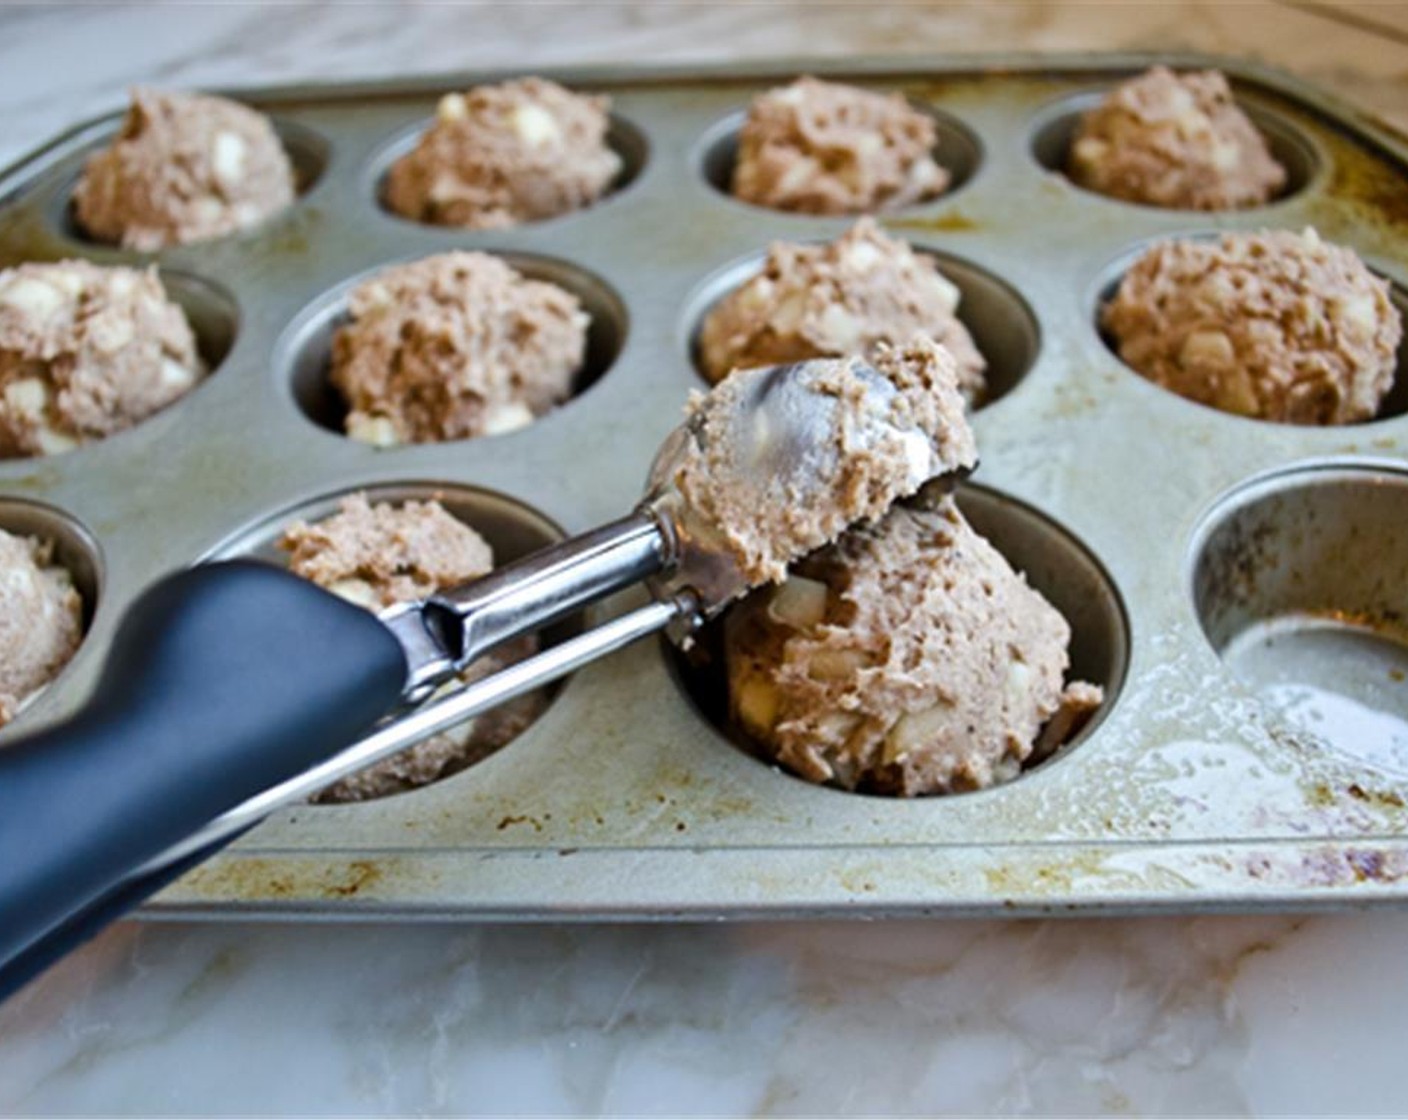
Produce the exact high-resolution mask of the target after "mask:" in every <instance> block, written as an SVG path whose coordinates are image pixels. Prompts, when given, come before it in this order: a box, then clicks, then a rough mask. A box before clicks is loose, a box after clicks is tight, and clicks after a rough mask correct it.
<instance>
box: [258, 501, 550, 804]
mask: <svg viewBox="0 0 1408 1120" xmlns="http://www.w3.org/2000/svg"><path fill="white" fill-rule="evenodd" d="M280 545H281V546H282V547H283V548H284V549H285V550H286V551H287V552H288V553H289V569H290V570H291V571H293V572H294V573H296V574H297V575H300V576H303V577H304V578H305V579H310V580H312V581H313V582H314V583H316V584H318V585H319V586H321V587H325V588H327V589H328V590H329V591H332V592H335V593H336V594H338V595H341V596H342V597H343V598H345V599H347V600H349V601H351V602H353V603H356V604H357V605H358V606H362V607H366V608H367V609H368V610H373V611H380V610H383V609H385V608H386V607H389V606H392V605H394V604H396V603H402V602H410V601H414V600H418V599H423V598H425V597H427V596H429V595H431V594H433V593H434V592H436V591H439V590H442V589H444V588H447V587H453V586H454V585H456V584H460V583H465V582H467V581H469V580H472V579H477V578H478V577H479V576H482V575H486V574H487V573H488V572H489V571H491V570H492V569H493V566H494V559H493V553H492V551H491V550H490V548H489V545H488V543H487V542H486V541H485V540H484V538H483V537H481V536H480V535H479V534H478V533H476V532H475V531H474V530H473V529H471V528H470V527H469V526H468V525H466V524H465V523H464V522H462V521H460V520H458V519H457V518H455V517H454V516H452V515H451V514H450V513H449V512H448V511H446V510H445V508H444V507H443V506H442V505H440V503H439V502H436V501H427V502H406V503H404V504H401V505H393V504H391V503H389V502H376V503H374V504H373V503H369V502H368V501H367V499H366V497H365V496H363V495H361V494H357V495H353V496H352V497H349V498H346V499H344V500H343V502H342V504H341V507H340V508H339V510H338V512H337V513H335V514H334V515H332V516H331V517H328V518H326V519H324V520H322V521H319V522H317V523H315V524H311V525H310V524H305V523H303V522H298V523H296V524H294V525H291V526H290V527H289V528H288V530H287V531H286V532H285V533H284V536H283V538H282V540H281V541H280ZM537 648H538V643H537V638H536V636H534V635H529V636H526V637H523V638H519V639H517V640H515V641H513V642H510V643H508V644H507V645H505V646H503V647H501V648H500V649H498V650H496V651H494V652H493V653H491V654H489V655H487V656H485V657H482V658H480V659H479V660H478V661H476V662H475V663H474V664H473V665H471V666H470V667H469V668H468V669H466V670H465V672H464V673H462V674H461V676H460V680H461V681H462V682H464V683H466V684H467V683H469V682H470V681H474V680H478V679H479V678H481V677H484V676H488V675H489V674H490V673H493V672H496V671H498V670H499V669H501V668H503V667H504V666H505V665H511V664H512V663H514V662H515V661H521V660H522V659H523V658H525V657H527V656H529V655H531V654H533V653H535V652H536V651H537ZM546 707H547V697H546V695H545V694H544V693H543V692H541V691H540V692H534V693H530V694H528V695H527V696H522V697H519V698H518V699H517V700H511V701H509V702H508V703H507V704H503V705H501V706H500V707H498V708H495V709H493V710H492V711H489V712H485V713H484V714H483V715H480V716H476V717H475V718H474V719H472V720H469V721H468V722H466V723H464V724H461V725H460V726H459V727H457V728H455V729H454V730H453V731H447V732H445V733H443V734H440V735H436V736H435V737H433V738H431V739H426V740H424V741H423V742H420V743H417V744H416V745H415V746H413V747H409V748H408V749H406V750H404V751H402V752H400V753H399V754H396V755H393V756H392V757H390V758H387V759H383V760H382V761H381V762H378V763H376V764H375V765H373V766H369V767H368V768H367V769H365V770H362V771H359V772H358V773H356V774H352V775H349V776H348V777H346V778H343V779H342V780H341V781H339V782H337V783H335V784H334V785H331V786H329V787H328V788H327V789H325V790H322V791H321V792H320V793H318V794H316V795H315V796H314V798H313V800H315V801H327V802H336V801H364V800H367V799H369V798H373V797H385V796H386V795H387V794H392V793H399V792H401V791H403V790H407V789H413V788H415V787H417V786H423V785H426V784H428V783H430V782H434V781H437V780H438V779H440V778H443V777H446V776H448V775H450V774H453V773H456V772H457V771H460V770H463V769H465V768H466V767H468V766H472V765H473V764H474V763H476V762H479V761H481V760H482V759H485V758H487V757H488V756H489V755H491V754H493V753H494V752H495V751H496V750H499V749H500V748H501V747H503V746H504V745H505V744H507V743H508V742H509V741H510V740H512V739H513V738H515V737H516V736H517V735H518V734H519V733H520V732H522V731H523V730H524V728H526V727H527V726H528V725H529V724H531V723H532V722H533V721H534V720H535V719H537V718H538V716H539V715H541V714H542V712H543V710H544V708H546Z"/></svg>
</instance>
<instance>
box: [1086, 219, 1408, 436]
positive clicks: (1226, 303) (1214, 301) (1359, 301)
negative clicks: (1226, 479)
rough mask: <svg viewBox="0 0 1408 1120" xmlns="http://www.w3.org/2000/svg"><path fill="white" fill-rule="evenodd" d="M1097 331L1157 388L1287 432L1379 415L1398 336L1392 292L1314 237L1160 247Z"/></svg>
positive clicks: (1236, 237) (1135, 272)
mask: <svg viewBox="0 0 1408 1120" xmlns="http://www.w3.org/2000/svg"><path fill="white" fill-rule="evenodd" d="M1101 321H1102V323H1103V325H1104V327H1105V329H1106V331H1108V332H1109V334H1110V336H1111V337H1112V339H1113V341H1114V342H1115V344H1116V346H1117V348H1118V351H1119V355H1120V357H1121V358H1123V359H1124V361H1125V362H1126V363H1128V364H1129V365H1130V366H1131V367H1132V368H1133V369H1134V370H1135V371H1136V372H1138V373H1140V374H1142V375H1143V376H1145V377H1147V378H1148V379H1149V380H1150V381H1153V382H1154V383H1155V384H1158V385H1162V386H1163V387H1164V388H1165V389H1170V390H1172V391H1173V392H1175V393H1178V394H1179V395H1180V396H1184V397H1187V398H1188V399H1189V400H1194V401H1197V402H1199V403H1200V404H1206V405H1211V406H1212V407H1214V408H1219V409H1222V410H1223V411H1224V412H1232V413H1236V414H1238V415H1240V416H1251V417H1255V418H1257V419H1261V420H1278V421H1282V422H1287V423H1292V424H1349V423H1353V422H1355V421H1359V420H1367V419H1369V418H1370V417H1372V416H1373V415H1374V414H1375V412H1376V411H1377V410H1378V407H1379V402H1380V401H1382V399H1383V397H1384V394H1385V393H1387V392H1388V390H1389V387H1390V386H1391V385H1392V384H1393V376H1394V367H1395V364H1396V351H1397V348H1398V344H1399V341H1400V340H1401V339H1402V337H1403V324H1402V320H1401V317H1400V315H1399V313H1398V310H1397V309H1396V308H1395V307H1394V306H1393V304H1392V303H1391V302H1390V300H1389V285H1388V282H1387V281H1385V280H1382V279H1380V278H1378V277H1377V276H1375V275H1374V274H1373V273H1371V272H1370V271H1369V270H1368V268H1366V267H1365V266H1364V263H1363V262H1362V261H1361V260H1360V259H1359V258H1358V256H1356V255H1355V253H1354V252H1353V250H1351V249H1346V248H1342V247H1340V246H1336V245H1330V244H1327V243H1326V242H1324V241H1322V240H1321V239H1320V237H1319V235H1318V234H1316V232H1315V231H1314V230H1313V229H1307V230H1305V232H1304V233H1301V234H1295V233H1290V232H1279V231H1278V232H1266V233H1228V234H1224V235H1223V236H1222V237H1221V239H1220V240H1217V241H1211V240H1208V241H1192V240H1173V241H1165V242H1162V243H1160V244H1158V245H1155V246H1154V247H1153V248H1152V249H1150V250H1149V251H1148V252H1146V253H1145V254H1144V255H1143V256H1141V257H1140V258H1139V259H1138V260H1137V261H1136V262H1135V263H1134V266H1133V267H1132V268H1130V270H1129V271H1128V272H1127V273H1126V274H1125V276H1124V278H1123V279H1122V280H1121V281H1120V285H1119V289H1118V291H1117V292H1116V294H1115V297H1114V298H1113V299H1112V300H1111V301H1110V302H1109V303H1108V304H1107V305H1106V306H1105V308H1104V309H1103V311H1102V313H1101Z"/></svg>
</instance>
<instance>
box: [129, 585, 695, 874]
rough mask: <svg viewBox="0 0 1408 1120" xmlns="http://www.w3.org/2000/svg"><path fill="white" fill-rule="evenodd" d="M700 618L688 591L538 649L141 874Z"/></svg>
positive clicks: (282, 787)
mask: <svg viewBox="0 0 1408 1120" xmlns="http://www.w3.org/2000/svg"><path fill="white" fill-rule="evenodd" d="M569 609H570V608H569ZM697 618H698V612H697V607H696V604H695V603H694V601H693V600H692V598H691V597H689V596H687V595H683V596H679V597H678V598H676V599H673V600H668V601H662V602H652V603H650V604H649V605H648V606H644V607H640V608H638V609H636V610H634V611H631V612H629V613H627V614H625V615H622V616H621V617H619V618H614V619H612V620H611V621H609V622H604V623H602V624H601V625H599V626H596V627H594V628H593V629H591V630H588V631H586V633H584V634H580V635H578V636H577V637H575V638H569V639H568V640H567V641H564V642H560V643H558V644H557V645H555V646H552V647H550V648H548V649H546V650H544V651H542V652H541V653H538V654H535V655H534V656H532V657H527V658H524V659H523V660H522V661H517V662H515V663H513V664H512V665H509V666H507V667H506V668H504V669H500V670H499V671H498V672H496V673H493V674H492V675H490V676H488V677H484V678H482V679H480V680H477V681H474V682H473V683H471V684H468V685H465V686H464V687H462V688H458V689H456V690H455V691H454V692H451V693H449V694H448V695H446V696H444V697H442V698H440V699H437V700H433V701H431V702H429V703H427V704H424V705H423V706H421V707H420V708H417V709H416V710H415V711H414V712H412V713H410V714H409V715H405V716H402V717H401V718H399V719H396V720H394V721H392V722H391V723H388V724H386V725H385V726H383V727H381V728H379V729H378V730H376V731H373V732H372V733H371V734H370V735H367V736H366V737H365V738H363V739H362V740H361V741H360V742H357V743H355V744H354V745H352V746H350V747H348V748H347V749H346V750H343V751H341V752H339V753H338V754H335V755H333V756H332V757H331V758H329V759H327V760H326V761H324V762H321V763H318V764H317V765H315V766H312V767H310V768H309V769H307V770H305V771H303V772H302V773H301V774H297V775H295V776H294V777H292V778H289V779H287V780H286V781H283V782H280V783H279V784H278V785H275V786H271V787H270V788H269V789H267V790H264V791H263V792H262V793H259V794H257V795H256V796H254V797H251V798H249V799H248V800H247V801H244V802H242V803H241V804H239V805H237V806H235V807H234V808H233V809H230V810H229V811H227V812H225V813H222V814H221V815H220V816H218V817H216V818H215V819H214V820H213V821H211V822H210V823H209V824H207V825H206V826H205V827H204V828H201V829H200V830H199V831H197V832H194V833H192V834H191V835H190V836H189V837H188V838H186V839H185V840H183V841H181V842H180V843H179V844H175V845H173V846H172V847H170V848H168V849H167V850H166V851H164V852H162V854H161V855H160V856H158V857H157V858H156V859H154V860H152V861H151V862H150V863H149V864H147V865H145V866H144V867H142V868H140V869H139V871H138V874H146V873H149V872H152V871H155V870H157V869H159V868H162V867H165V866H168V865H170V864H173V863H177V862H179V861H181V860H183V859H185V858H186V857H187V856H189V855H192V854H194V853H195V852H199V851H202V850H203V849H206V848H209V847H210V846H211V845H213V844H215V843H217V842H218V841H220V840H224V839H226V838H227V837H231V836H234V835H236V834H237V833H240V832H242V831H244V830H245V829H246V828H249V827H250V826H251V825H254V824H257V823H258V822H259V821H261V820H263V819H264V818H265V817H267V816H268V815H269V814H270V813H271V812H273V811H274V810H275V809H277V808H279V807H281V806H283V805H289V804H292V803H293V802H297V801H304V800H306V799H307V798H308V797H309V796H310V795H311V794H314V793H316V792H317V791H318V790H320V789H323V788H325V787H327V786H329V785H331V784H332V783H333V782H336V781H338V780H339V779H341V778H345V777H347V776H348V775H349V774H353V773H356V772H357V771H358V770H363V769H365V768H366V767H368V766H371V765H373V764H374V763H377V762H380V761H381V760H382V759H384V758H389V757H390V756H391V755H393V754H396V753H397V752H399V751H403V750H405V749H406V748H407V747H410V746H413V745H414V744H416V743H419V742H421V741H422V740H423V739H429V738H430V737H431V736H432V735H438V734H440V732H442V731H446V730H448V729H449V728H451V727H454V726H455V725H456V724H459V723H462V722H464V721H465V720H467V719H470V718H472V717H474V716H477V715H479V714H481V713H483V712H486V711H488V710H489V709H491V708H494V707H497V706H498V705H500V704H503V703H506V702H507V701H509V700H512V699H513V698H514V697H516V696H522V695H523V694H524V693H525V692H531V691H533V689H535V688H541V687H542V686H543V685H545V684H550V683H551V682H553V681H555V680H558V679H559V678H561V677H565V676H566V675H567V674H568V673H571V672H572V671H573V670H575V669H579V668H581V667H582V666H583V665H586V664H588V663H589V662H592V661H595V660H597V659H598V658H601V657H605V656H606V655H607V654H609V653H614V652H615V651H616V650H618V649H621V648H623V647H625V646H628V645H630V644H631V643H632V642H635V641H638V640H639V639H641V638H644V637H647V636H649V635H650V634H654V633H656V632H658V631H660V630H664V629H665V628H666V627H669V626H671V625H685V626H692V625H693V621H694V620H695V619H697ZM522 630H523V628H522V627H520V628H519V629H517V630H515V631H514V632H515V633H521V632H522Z"/></svg>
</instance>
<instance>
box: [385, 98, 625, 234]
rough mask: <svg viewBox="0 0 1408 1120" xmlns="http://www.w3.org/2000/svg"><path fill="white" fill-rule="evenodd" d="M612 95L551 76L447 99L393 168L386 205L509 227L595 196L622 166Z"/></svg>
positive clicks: (406, 212) (427, 216) (435, 220)
mask: <svg viewBox="0 0 1408 1120" xmlns="http://www.w3.org/2000/svg"><path fill="white" fill-rule="evenodd" d="M609 109H610V101H609V99H607V98H605V97H587V96H583V95H581V94H575V93H572V92H571V91H569V90H566V89H563V88H562V87H561V86H560V85H557V84H556V83H554V82H549V81H546V80H544V79H542V78H524V79H522V80H521V81H514V82H504V83H503V84H502V85H496V86H478V87H476V88H474V89H471V90H469V91H468V92H467V93H464V94H458V93H452V94H448V95H447V96H445V97H444V98H442V99H441V101H440V105H439V107H438V108H437V109H436V113H435V123H434V124H432V125H431V126H430V128H429V129H427V130H426V132H425V134H424V135H423V136H421V138H420V141H419V143H417V144H416V146H415V148H414V149H413V150H412V151H411V152H409V153H407V154H406V155H404V156H402V157H401V158H400V159H398V160H397V161H396V162H395V164H393V165H392V167H391V170H390V171H389V172H388V173H387V177H386V187H385V195H384V197H385V200H386V205H387V206H388V207H389V208H390V209H391V210H393V211H394V212H395V213H397V214H401V215H403V216H404V217H407V218H413V219H415V220H416V221H421V222H429V223H432V224H434V225H441V226H460V227H463V228H466V229H502V228H505V227H507V226H515V225H518V224H519V223H521V222H533V221H539V220H541V219H543V218H552V217H555V216H557V215H558V214H565V213H567V212H569V211H572V210H580V209H581V208H583V207H585V206H590V205H591V204H592V203H593V202H595V201H597V199H599V198H601V196H602V195H603V194H605V193H606V191H607V190H608V189H609V188H610V186H611V184H612V182H613V181H614V180H615V178H616V176H617V175H618V174H619V173H620V171H621V157H620V156H618V155H617V154H616V153H615V152H614V151H612V150H611V148H610V147H608V146H607V142H606V133H607V129H608V127H609V125H610V118H609V116H608V115H607V114H608V110H609Z"/></svg>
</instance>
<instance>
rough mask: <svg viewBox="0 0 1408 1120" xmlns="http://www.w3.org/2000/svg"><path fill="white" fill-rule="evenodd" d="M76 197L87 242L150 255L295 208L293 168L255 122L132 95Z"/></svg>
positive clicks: (262, 122)
mask: <svg viewBox="0 0 1408 1120" xmlns="http://www.w3.org/2000/svg"><path fill="white" fill-rule="evenodd" d="M73 197H74V204H75V209H76V214H77V217H78V222H79V224H80V225H81V226H82V227H83V228H84V229H85V230H87V231H88V233H89V234H90V235H91V236H93V237H95V238H97V239H98V240H99V241H111V242H115V243H117V244H120V245H122V246H123V247H125V248H128V249H140V250H142V251H144V252H153V251H155V250H157V249H162V248H165V247H166V246H168V245H185V244H188V243H189V242H192V241H205V240H208V239H209V238H212V237H222V236H224V235H226V234H230V233H235V232H237V231H239V230H243V229H248V228H250V227H251V226H254V225H257V224H258V223H260V222H262V221H264V219H266V218H268V217H270V216H271V215H273V214H276V213H278V212H279V211H280V210H282V209H284V207H286V206H288V205H290V204H291V203H292V202H293V198H294V177H293V167H292V165H291V164H290V163H289V158H288V154H287V153H286V152H285V151H284V146H283V144H282V143H281V142H280V140H279V137H278V134H277V133H275V131H274V129H273V126H272V125H270V123H269V121H268V118H266V117H265V116H264V115H263V114H262V113H257V112H255V111H254V110H253V109H250V108H248V107H247V106H244V105H240V104H239V103H237V102H234V101H230V100H227V99H226V98H223V97H210V96H207V95H205V94H197V93H158V92H156V91H155V90H149V89H138V90H135V91H133V94H132V106H131V108H129V109H128V110H127V116H126V117H125V118H124V119H123V122H122V131H121V132H119V133H118V135H117V138H116V139H115V140H114V141H113V142H112V144H111V145H110V146H109V147H108V148H106V149H104V150H103V151H101V152H99V153H98V154H97V155H95V156H93V157H92V159H90V160H89V161H88V166H87V168H86V169H85V170H84V172H83V178H82V179H80V180H79V183H78V187H77V189H76V190H75V191H74V196H73Z"/></svg>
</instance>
